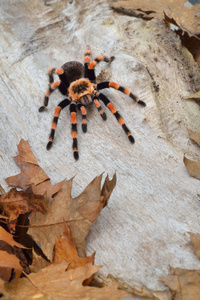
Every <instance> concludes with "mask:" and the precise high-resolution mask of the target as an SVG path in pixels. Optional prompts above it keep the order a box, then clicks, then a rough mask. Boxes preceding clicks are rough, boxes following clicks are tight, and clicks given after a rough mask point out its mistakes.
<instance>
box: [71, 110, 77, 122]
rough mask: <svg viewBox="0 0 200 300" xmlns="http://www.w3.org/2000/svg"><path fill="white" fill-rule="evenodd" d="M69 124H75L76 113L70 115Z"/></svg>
mask: <svg viewBox="0 0 200 300" xmlns="http://www.w3.org/2000/svg"><path fill="white" fill-rule="evenodd" d="M71 122H72V124H76V123H77V120H76V113H75V112H72V113H71Z"/></svg>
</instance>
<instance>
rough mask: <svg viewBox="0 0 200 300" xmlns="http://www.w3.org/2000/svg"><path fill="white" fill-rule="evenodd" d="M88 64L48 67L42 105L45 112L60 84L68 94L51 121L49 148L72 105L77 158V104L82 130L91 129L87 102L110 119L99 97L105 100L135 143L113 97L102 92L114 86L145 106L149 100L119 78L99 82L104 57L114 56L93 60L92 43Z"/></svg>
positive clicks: (75, 155) (74, 149) (101, 56)
mask: <svg viewBox="0 0 200 300" xmlns="http://www.w3.org/2000/svg"><path fill="white" fill-rule="evenodd" d="M84 56H85V59H84V65H83V64H82V63H80V62H78V61H70V62H67V63H65V64H64V65H62V66H61V67H60V68H59V69H56V68H50V69H49V70H48V76H49V88H48V89H47V91H46V93H45V97H44V104H43V106H41V107H40V108H39V112H42V111H43V110H44V109H45V108H46V107H47V106H48V102H49V97H50V95H51V94H52V92H53V91H55V90H56V89H57V88H58V89H59V91H60V92H61V93H62V94H63V95H64V96H66V98H65V99H64V100H63V101H61V102H60V103H59V104H58V106H57V107H56V109H55V112H54V118H53V122H52V125H51V133H50V136H49V142H48V144H47V150H49V149H50V148H51V146H52V143H53V140H54V136H55V130H56V127H57V123H58V118H59V116H60V112H61V110H62V109H63V108H65V107H66V106H68V105H69V108H70V114H71V126H72V139H73V146H72V147H73V153H74V158H75V159H76V160H77V159H78V158H79V155H78V142H77V137H78V135H77V118H76V112H77V108H78V109H79V110H80V111H81V114H82V130H83V132H86V131H87V116H86V114H87V113H86V106H88V105H90V104H93V103H94V104H95V106H96V107H97V109H98V112H99V114H100V116H101V117H102V119H103V120H106V114H105V112H104V111H103V109H102V107H101V104H100V103H99V100H101V101H102V102H103V103H104V104H105V105H106V106H107V107H108V108H109V109H110V111H111V112H112V113H113V115H114V116H115V117H116V119H117V121H118V122H119V124H120V125H121V126H122V128H123V130H124V131H125V133H126V134H127V136H128V138H129V141H130V142H131V143H134V138H133V136H132V135H131V132H130V130H129V129H128V128H127V126H126V124H125V121H124V119H123V118H122V117H121V116H120V114H119V113H118V111H117V109H116V108H115V106H114V105H113V104H112V103H111V101H110V100H109V99H108V98H107V97H106V96H105V95H104V94H102V93H101V92H99V91H100V90H102V89H105V88H114V89H116V90H119V91H120V92H122V93H124V94H126V95H127V96H129V97H131V98H132V99H133V101H135V102H137V103H138V104H140V105H142V106H146V104H145V102H143V101H141V100H139V99H138V98H137V97H136V96H135V95H133V94H132V93H131V92H130V91H129V90H128V89H126V88H124V87H122V86H120V85H119V84H117V83H115V82H109V81H105V82H100V83H96V76H95V67H96V65H97V64H98V63H99V62H100V61H105V62H107V63H108V62H112V61H113V59H114V56H111V57H110V58H109V57H107V56H104V55H99V56H97V57H96V58H95V60H93V61H91V62H90V58H91V50H90V47H89V46H87V47H86V50H85V53H84ZM54 74H57V75H58V76H59V78H60V81H57V82H54V78H53V75H54Z"/></svg>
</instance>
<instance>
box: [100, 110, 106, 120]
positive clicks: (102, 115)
mask: <svg viewBox="0 0 200 300" xmlns="http://www.w3.org/2000/svg"><path fill="white" fill-rule="evenodd" d="M101 117H102V119H103V120H104V121H106V120H107V116H106V113H105V112H103V113H102V114H101Z"/></svg>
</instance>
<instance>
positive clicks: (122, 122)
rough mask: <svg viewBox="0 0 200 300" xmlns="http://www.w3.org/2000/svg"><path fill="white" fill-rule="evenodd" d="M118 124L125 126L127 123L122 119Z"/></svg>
mask: <svg viewBox="0 0 200 300" xmlns="http://www.w3.org/2000/svg"><path fill="white" fill-rule="evenodd" d="M118 122H119V124H120V125H123V124H125V121H124V119H122V117H120V118H119V119H118Z"/></svg>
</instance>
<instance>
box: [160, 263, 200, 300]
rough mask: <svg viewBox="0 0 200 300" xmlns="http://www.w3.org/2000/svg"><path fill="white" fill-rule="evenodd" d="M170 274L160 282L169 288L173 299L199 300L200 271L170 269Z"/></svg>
mask: <svg viewBox="0 0 200 300" xmlns="http://www.w3.org/2000/svg"><path fill="white" fill-rule="evenodd" d="M170 273H171V274H170V275H168V276H165V277H162V278H161V280H162V281H163V282H164V284H165V285H167V286H168V287H169V289H170V291H171V292H172V295H173V299H181V300H199V295H200V270H184V269H179V268H176V269H173V268H170Z"/></svg>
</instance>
